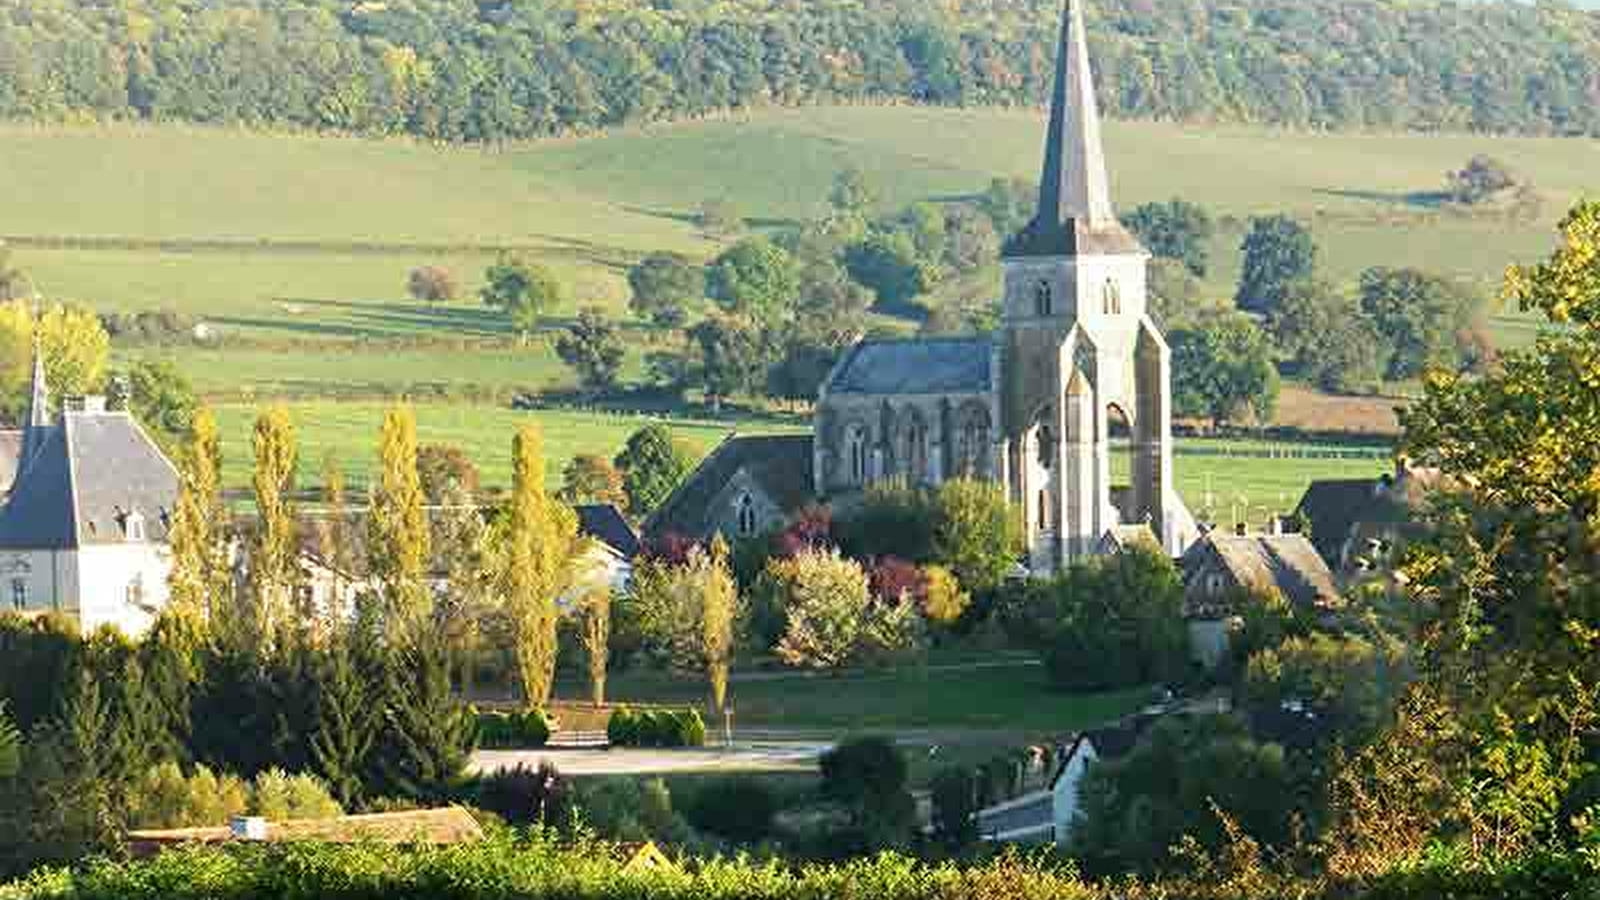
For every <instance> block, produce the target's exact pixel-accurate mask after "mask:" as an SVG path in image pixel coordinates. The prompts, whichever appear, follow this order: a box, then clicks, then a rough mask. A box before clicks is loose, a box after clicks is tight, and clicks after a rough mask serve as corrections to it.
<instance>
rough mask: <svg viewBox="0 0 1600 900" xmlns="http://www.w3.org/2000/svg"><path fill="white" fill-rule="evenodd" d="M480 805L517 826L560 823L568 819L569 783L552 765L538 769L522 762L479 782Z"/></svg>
mask: <svg viewBox="0 0 1600 900" xmlns="http://www.w3.org/2000/svg"><path fill="white" fill-rule="evenodd" d="M477 793H478V806H479V807H480V808H482V809H486V810H488V811H489V812H492V813H494V814H495V815H497V816H499V817H500V818H502V819H505V820H506V821H507V822H510V823H512V824H513V825H528V824H532V823H535V822H542V823H546V824H550V825H556V824H560V823H561V822H562V821H563V820H564V819H565V818H566V810H567V799H568V797H567V794H568V792H567V784H566V782H565V780H563V779H562V777H561V773H560V772H559V771H557V770H556V767H555V766H553V765H551V764H550V763H548V762H541V763H539V767H538V768H537V769H534V768H531V767H529V766H525V765H523V764H521V763H518V764H517V765H516V766H514V767H513V768H510V769H501V770H499V771H497V772H495V773H493V774H491V775H486V776H484V777H483V778H482V779H480V780H479V782H478V792H477Z"/></svg>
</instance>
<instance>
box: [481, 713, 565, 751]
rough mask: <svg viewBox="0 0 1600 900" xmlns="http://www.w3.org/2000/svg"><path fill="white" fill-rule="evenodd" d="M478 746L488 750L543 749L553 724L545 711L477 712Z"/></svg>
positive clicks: (547, 741) (548, 739)
mask: <svg viewBox="0 0 1600 900" xmlns="http://www.w3.org/2000/svg"><path fill="white" fill-rule="evenodd" d="M476 714H477V719H478V743H479V745H480V746H482V747H486V748H489V749H506V748H525V747H543V746H544V745H545V744H546V743H549V741H550V732H551V731H553V730H554V723H553V722H552V721H551V719H550V717H549V716H548V715H547V714H546V713H545V711H544V710H542V709H528V710H523V711H521V712H499V711H488V712H477V713H476Z"/></svg>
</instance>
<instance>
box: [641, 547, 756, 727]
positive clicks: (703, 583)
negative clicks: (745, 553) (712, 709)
mask: <svg viewBox="0 0 1600 900" xmlns="http://www.w3.org/2000/svg"><path fill="white" fill-rule="evenodd" d="M726 549H727V548H726V547H721V548H718V547H715V546H713V548H712V549H711V550H709V551H708V550H705V549H702V548H700V547H693V548H691V549H690V550H689V552H688V555H687V556H686V557H685V558H684V559H683V561H682V562H677V563H674V562H670V561H667V560H661V559H654V560H644V561H641V563H640V564H639V565H638V566H637V567H636V569H635V578H634V583H633V589H632V595H633V596H632V598H631V601H630V607H631V608H630V614H631V615H632V617H633V618H634V619H635V624H634V627H636V628H637V629H638V630H639V632H640V635H641V637H642V638H643V640H644V642H645V643H646V644H647V646H648V647H649V649H650V651H651V652H652V653H653V654H654V655H655V657H656V658H657V659H659V660H661V661H662V662H664V663H666V664H667V665H668V666H670V667H671V668H672V669H674V670H676V671H678V672H681V673H683V674H686V675H694V676H704V677H705V678H706V680H707V682H708V683H709V684H710V687H711V699H712V701H713V703H717V706H716V708H717V709H721V708H722V706H721V704H720V703H718V701H719V700H724V699H725V698H726V691H727V678H728V667H729V666H730V665H731V661H732V656H731V654H732V651H733V640H734V637H735V636H736V635H737V634H738V633H739V631H740V630H741V623H742V622H743V620H744V618H745V612H744V608H743V604H742V601H741V598H740V596H739V587H738V583H737V582H736V581H735V580H734V577H733V571H732V569H731V567H730V564H729V559H728V554H727V552H726ZM719 690H720V691H721V692H722V694H721V695H720V696H719V694H718V692H719Z"/></svg>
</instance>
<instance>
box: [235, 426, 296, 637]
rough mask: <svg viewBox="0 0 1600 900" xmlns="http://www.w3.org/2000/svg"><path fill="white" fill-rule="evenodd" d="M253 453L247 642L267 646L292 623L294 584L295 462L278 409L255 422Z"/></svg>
mask: <svg viewBox="0 0 1600 900" xmlns="http://www.w3.org/2000/svg"><path fill="white" fill-rule="evenodd" d="M252 446H253V448H254V450H255V474H254V477H253V479H252V483H253V485H254V487H255V498H256V511H257V513H258V514H259V516H260V522H259V525H258V527H257V530H256V536H255V541H254V542H253V544H252V546H251V548H250V587H251V595H252V596H251V601H252V608H251V610H250V613H251V614H250V616H249V618H248V620H247V621H246V622H245V623H244V624H245V625H246V627H247V629H248V632H249V636H250V638H252V639H253V640H255V641H258V642H260V644H261V645H262V646H264V647H269V646H271V645H272V644H273V643H274V642H275V641H276V639H277V638H278V637H279V636H280V632H283V631H284V630H285V629H287V628H288V627H289V626H291V625H292V623H291V622H290V621H289V609H290V608H291V604H290V598H291V596H292V591H293V587H294V582H295V570H296V562H297V561H296V558H295V557H296V554H297V552H298V549H299V548H298V546H297V544H296V537H295V519H294V511H293V509H292V507H291V506H290V503H289V492H290V491H292V490H293V489H294V472H295V462H296V449H295V435H294V421H293V420H292V419H291V418H290V417H289V410H288V408H287V407H285V406H283V405H281V404H279V405H276V406H273V407H271V408H269V409H267V410H266V411H264V412H263V413H262V414H261V415H260V417H259V418H257V419H256V427H255V435H254V438H253V441H252Z"/></svg>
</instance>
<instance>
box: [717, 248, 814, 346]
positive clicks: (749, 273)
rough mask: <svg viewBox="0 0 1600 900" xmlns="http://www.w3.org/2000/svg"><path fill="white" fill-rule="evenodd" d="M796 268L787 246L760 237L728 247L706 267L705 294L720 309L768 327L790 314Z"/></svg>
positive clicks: (796, 285) (797, 283) (796, 290)
mask: <svg viewBox="0 0 1600 900" xmlns="http://www.w3.org/2000/svg"><path fill="white" fill-rule="evenodd" d="M799 292H800V268H799V265H798V264H797V263H796V262H795V259H794V257H793V256H791V255H789V252H788V251H787V250H784V249H783V248H782V247H779V246H778V245H777V244H774V243H773V242H772V241H770V240H767V239H766V238H764V237H753V238H746V239H745V240H742V241H740V242H739V243H737V244H735V245H733V246H732V247H730V248H728V249H727V250H726V251H724V252H723V253H722V255H721V256H718V257H717V258H716V259H715V260H713V261H712V262H711V265H710V267H709V268H708V269H707V270H706V294H707V296H709V297H710V298H711V299H712V300H714V301H716V302H717V305H718V306H721V307H722V308H723V310H725V311H727V312H729V313H733V314H736V315H741V316H748V317H749V318H750V319H751V320H753V321H755V322H757V323H759V324H761V325H763V326H766V327H772V326H777V325H781V324H783V323H785V322H787V321H788V320H789V319H790V317H791V316H792V315H793V308H794V304H795V299H796V296H797V295H798V294H799Z"/></svg>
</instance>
